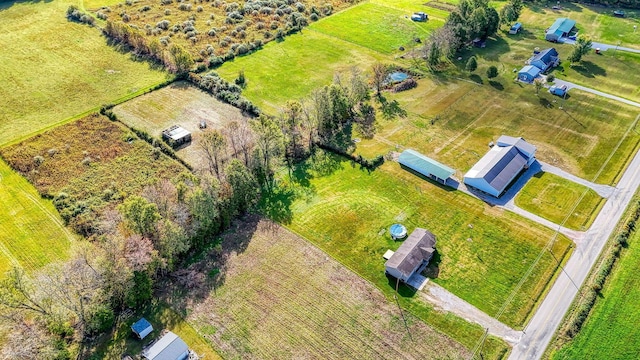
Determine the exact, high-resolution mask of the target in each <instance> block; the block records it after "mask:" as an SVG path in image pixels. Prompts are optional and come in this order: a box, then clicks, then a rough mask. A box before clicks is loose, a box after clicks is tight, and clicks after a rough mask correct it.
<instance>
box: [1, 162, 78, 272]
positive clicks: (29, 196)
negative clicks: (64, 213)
mask: <svg viewBox="0 0 640 360" xmlns="http://www.w3.org/2000/svg"><path fill="white" fill-rule="evenodd" d="M0 204H2V206H0V276H4V273H5V272H6V271H7V270H9V269H10V268H11V266H20V267H23V268H24V269H26V270H28V271H30V270H34V269H37V268H39V267H41V266H43V265H46V264H47V263H49V262H50V261H54V260H64V259H65V258H67V256H68V250H69V247H70V245H71V243H72V242H73V241H74V237H73V236H72V235H71V233H70V232H69V230H67V229H66V228H65V227H64V225H63V224H62V220H61V219H60V215H58V213H57V212H56V210H55V208H54V207H53V205H52V204H51V202H50V201H47V200H43V199H41V198H40V195H39V194H38V192H37V191H36V189H35V188H34V187H33V186H32V185H31V184H29V183H28V182H27V180H26V179H24V178H23V177H22V176H20V174H18V173H16V172H14V171H13V170H12V169H11V168H9V166H8V165H7V164H6V163H5V162H4V161H2V160H0Z"/></svg>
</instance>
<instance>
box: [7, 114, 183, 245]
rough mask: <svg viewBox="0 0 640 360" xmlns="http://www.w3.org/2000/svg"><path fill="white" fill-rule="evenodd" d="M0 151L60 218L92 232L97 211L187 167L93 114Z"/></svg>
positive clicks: (81, 230)
mask: <svg viewBox="0 0 640 360" xmlns="http://www.w3.org/2000/svg"><path fill="white" fill-rule="evenodd" d="M0 153H1V154H2V156H3V157H4V158H5V159H6V161H7V162H8V163H9V164H10V165H11V166H12V167H13V168H14V169H16V170H18V171H19V172H20V173H21V174H22V175H23V176H25V177H26V178H27V179H28V180H29V181H30V182H31V183H32V184H33V185H34V186H35V187H36V188H37V189H38V191H39V192H40V194H41V195H42V196H44V197H48V198H53V199H54V204H55V205H56V207H57V208H58V210H59V211H60V213H61V215H62V217H63V218H64V220H65V221H67V222H68V223H70V224H71V225H72V226H73V227H74V228H75V230H77V231H79V232H80V233H82V234H84V235H88V234H90V233H91V228H92V226H93V222H94V221H95V220H96V215H97V213H98V212H99V211H100V209H103V208H104V207H105V206H108V205H110V204H114V203H117V202H119V201H121V200H122V199H124V198H126V197H127V196H129V195H132V194H137V193H139V192H140V191H141V190H142V189H143V188H144V187H145V186H146V185H149V184H152V183H153V182H155V181H157V180H158V179H172V178H174V177H176V176H177V175H178V174H180V173H181V172H182V171H185V170H186V169H185V168H184V167H183V166H182V165H180V164H179V163H177V162H176V161H175V160H173V159H171V158H169V157H167V156H165V155H164V154H162V152H161V151H160V150H159V149H157V148H154V147H152V146H150V145H149V144H147V143H146V142H144V141H142V140H140V139H139V138H138V137H137V136H136V135H135V134H134V133H133V132H131V131H130V130H129V129H127V128H126V127H125V126H123V125H121V124H119V123H116V122H111V121H109V120H108V119H107V118H106V117H104V116H101V115H97V114H94V115H90V116H88V117H86V118H83V119H81V120H78V121H76V122H73V123H70V124H66V125H63V126H61V127H58V128H56V129H54V130H51V131H48V132H45V133H43V134H40V135H37V136H35V137H33V138H30V139H28V140H25V141H23V142H21V143H19V144H15V145H12V146H9V147H7V148H4V149H2V150H0Z"/></svg>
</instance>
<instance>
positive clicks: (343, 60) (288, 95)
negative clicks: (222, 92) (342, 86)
mask: <svg viewBox="0 0 640 360" xmlns="http://www.w3.org/2000/svg"><path fill="white" fill-rule="evenodd" d="M384 58H385V56H384V55H383V54H381V53H378V52H375V51H373V50H369V49H366V48H364V47H362V46H358V45H355V44H352V43H350V42H347V41H344V40H340V39H337V38H334V37H331V36H328V35H324V34H322V33H320V32H318V31H313V30H311V29H304V30H303V31H302V33H297V34H293V35H290V36H287V37H286V38H285V40H284V41H282V42H276V41H272V42H270V43H268V44H267V45H265V47H264V49H262V50H260V51H257V52H256V53H253V54H251V55H250V56H243V57H237V58H236V59H235V60H233V61H231V62H226V63H225V64H223V65H222V66H221V67H220V68H218V69H217V70H216V71H217V72H218V73H219V74H220V75H221V76H222V77H224V78H225V79H227V80H228V81H233V80H234V79H235V78H236V77H237V76H238V73H239V72H240V71H244V73H245V76H246V79H247V86H246V88H245V89H244V90H243V95H244V96H246V97H247V98H248V99H250V100H251V101H253V102H254V103H255V104H257V105H258V106H260V107H261V109H262V110H264V111H266V112H268V113H275V112H277V110H278V109H280V107H281V106H282V105H284V103H285V102H286V101H287V100H291V99H300V98H303V97H305V96H307V95H309V94H310V93H311V91H312V90H313V89H316V88H319V87H322V86H324V85H328V84H331V82H332V81H333V76H334V75H335V74H336V73H338V72H345V73H346V72H348V71H350V69H351V68H352V67H353V66H357V67H360V68H361V69H362V70H366V69H368V68H369V67H370V66H371V65H372V64H373V63H375V62H376V61H380V60H382V59H384Z"/></svg>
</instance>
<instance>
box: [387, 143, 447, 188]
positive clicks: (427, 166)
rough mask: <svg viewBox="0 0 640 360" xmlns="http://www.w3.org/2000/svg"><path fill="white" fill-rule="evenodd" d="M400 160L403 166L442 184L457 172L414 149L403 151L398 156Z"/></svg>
mask: <svg viewBox="0 0 640 360" xmlns="http://www.w3.org/2000/svg"><path fill="white" fill-rule="evenodd" d="M398 162H399V163H400V165H401V166H402V167H406V168H409V169H411V170H413V171H415V172H417V173H419V174H422V175H424V176H426V177H428V178H430V179H433V180H435V181H437V182H439V183H442V184H446V183H447V179H448V178H450V177H451V175H453V174H454V173H455V170H453V169H452V168H450V167H448V166H446V165H443V164H441V163H439V162H437V161H435V160H433V159H431V158H428V157H426V156H424V155H422V154H420V153H419V152H417V151H414V150H405V151H403V152H402V154H400V157H399V158H398Z"/></svg>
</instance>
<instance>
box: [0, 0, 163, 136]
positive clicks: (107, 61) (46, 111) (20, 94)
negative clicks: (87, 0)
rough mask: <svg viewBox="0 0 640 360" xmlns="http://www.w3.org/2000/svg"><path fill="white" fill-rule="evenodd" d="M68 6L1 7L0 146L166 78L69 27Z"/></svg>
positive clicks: (92, 33)
mask: <svg viewBox="0 0 640 360" xmlns="http://www.w3.org/2000/svg"><path fill="white" fill-rule="evenodd" d="M73 3H75V2H73V1H53V2H44V1H42V2H13V1H12V2H9V3H0V22H1V23H2V24H3V31H2V32H1V33H0V48H1V49H2V54H3V55H2V64H3V65H2V67H0V81H2V83H3V86H2V87H1V88H0V98H1V99H2V111H0V144H5V143H7V142H11V141H14V140H16V139H19V138H24V137H25V136H27V135H29V134H32V133H34V132H36V131H38V130H42V129H45V128H48V127H51V126H53V125H55V124H58V123H60V122H61V121H63V120H65V119H67V118H70V117H73V116H76V115H78V114H80V113H83V112H86V111H88V110H90V109H94V108H97V107H99V106H100V105H102V104H105V103H109V102H114V101H116V100H117V99H119V98H122V97H125V96H128V95H132V94H135V93H137V92H139V91H141V90H142V89H145V88H148V87H150V86H152V85H155V84H157V83H159V82H162V81H164V80H165V79H167V74H166V73H164V72H161V71H159V70H152V69H150V66H149V64H148V63H146V62H136V61H132V60H131V56H130V55H129V54H127V53H119V52H118V51H116V50H114V49H113V48H111V47H109V46H108V45H107V44H106V40H105V38H103V37H102V36H101V35H100V31H99V30H98V29H96V28H90V27H88V26H85V25H80V24H77V23H73V22H69V21H67V19H66V18H65V12H66V9H67V7H68V6H69V5H70V4H73Z"/></svg>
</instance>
